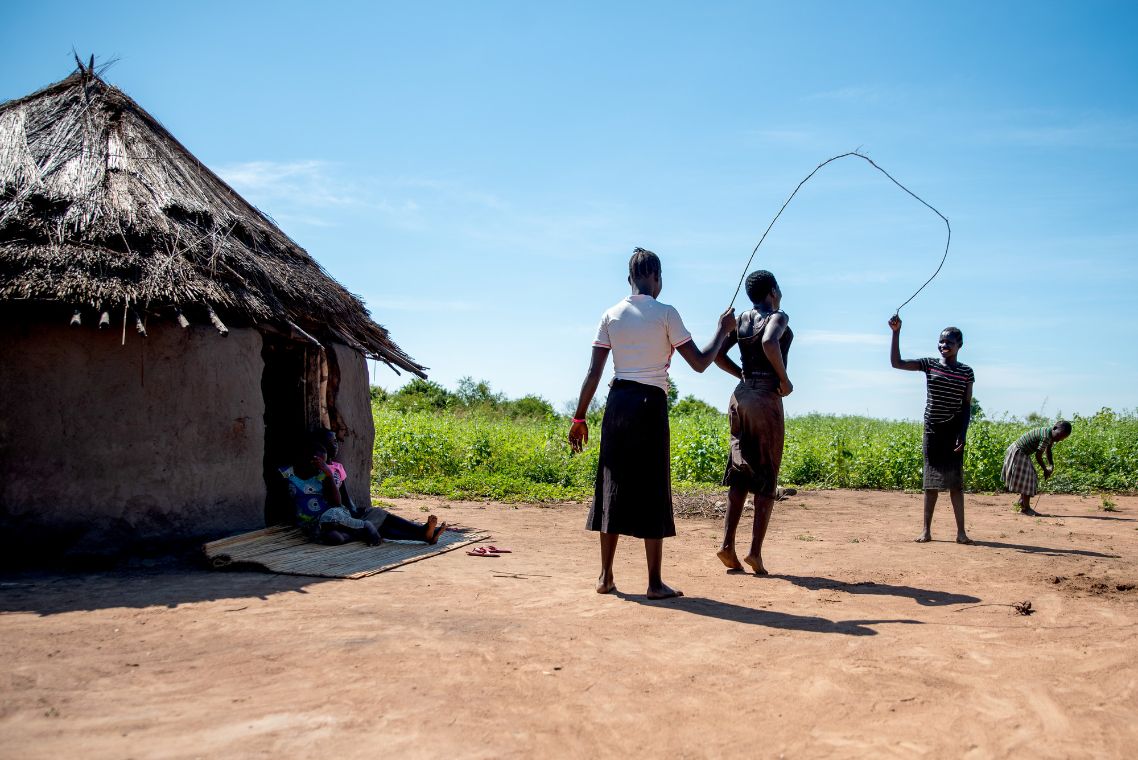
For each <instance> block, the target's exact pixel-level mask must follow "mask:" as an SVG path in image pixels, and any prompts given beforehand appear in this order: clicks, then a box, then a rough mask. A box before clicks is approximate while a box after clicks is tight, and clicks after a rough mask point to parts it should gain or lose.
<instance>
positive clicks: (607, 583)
mask: <svg viewBox="0 0 1138 760" xmlns="http://www.w3.org/2000/svg"><path fill="white" fill-rule="evenodd" d="M613 591H616V581H614V580H613V578H612V576H611V575H610V576H609V577H608V578H606V577H605V574H604V573H601V577H600V578H597V593H598V594H609V593H612V592H613Z"/></svg>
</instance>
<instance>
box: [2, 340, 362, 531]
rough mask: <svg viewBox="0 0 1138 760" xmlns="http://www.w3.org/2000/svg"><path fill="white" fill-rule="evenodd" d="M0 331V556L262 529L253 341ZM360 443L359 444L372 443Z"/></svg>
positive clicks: (257, 360)
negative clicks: (32, 549)
mask: <svg viewBox="0 0 1138 760" xmlns="http://www.w3.org/2000/svg"><path fill="white" fill-rule="evenodd" d="M122 340H123V334H122V332H121V331H120V330H119V329H110V330H95V329H93V328H90V327H86V326H84V327H80V328H70V327H67V326H66V325H55V324H50V323H43V322H27V323H22V324H21V323H20V322H18V321H16V322H13V321H7V322H5V323H4V324H2V325H0V350H2V352H3V357H2V361H0V546H2V547H3V548H4V549H6V550H8V551H18V550H19V549H21V548H26V547H29V546H34V545H37V544H41V543H48V544H50V545H52V546H54V547H58V548H60V549H68V550H72V551H79V552H85V551H95V552H97V551H105V550H107V549H108V548H110V549H115V548H123V547H126V546H131V545H138V544H140V543H141V544H145V543H147V542H161V541H166V540H169V539H172V538H173V539H185V538H190V537H205V536H211V535H218V534H221V533H224V532H231V531H235V530H241V529H253V528H257V527H260V526H262V525H263V524H264V519H263V515H264V503H265V484H264V479H263V474H262V467H263V463H262V458H263V452H264V437H265V435H264V419H263V415H264V402H263V400H262V395H261V372H262V366H263V365H262V360H261V336H260V335H259V334H258V333H257V332H256V331H255V330H251V329H235V330H232V331H231V332H230V334H229V336H228V337H222V336H220V335H219V334H218V333H217V332H216V331H215V330H213V329H212V328H208V327H191V328H189V329H182V328H180V327H178V326H177V325H176V324H174V323H163V322H152V323H151V324H150V325H149V337H147V338H142V337H140V336H139V335H137V334H135V333H134V332H133V331H128V332H127V334H126V344H125V345H122ZM369 440H370V439H369Z"/></svg>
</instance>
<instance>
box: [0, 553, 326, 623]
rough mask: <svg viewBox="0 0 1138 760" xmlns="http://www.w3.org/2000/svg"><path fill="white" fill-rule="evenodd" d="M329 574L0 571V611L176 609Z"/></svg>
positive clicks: (170, 566)
mask: <svg viewBox="0 0 1138 760" xmlns="http://www.w3.org/2000/svg"><path fill="white" fill-rule="evenodd" d="M329 580H336V579H331V578H312V577H301V576H294V575H274V574H271V573H265V572H258V571H254V570H243V569H240V568H238V569H226V570H208V569H205V568H204V567H202V566H200V565H195V564H194V563H191V562H186V561H182V560H167V561H164V562H161V563H159V564H158V565H157V566H155V567H149V568H141V569H137V568H118V569H111V570H99V571H82V572H77V571H72V572H68V571H62V570H34V571H32V570H28V571H22V572H8V573H3V574H0V614H2V613H13V612H33V613H36V614H39V615H58V614H60V613H64V612H80V611H83V612H86V611H91V610H100V609H109V608H113V607H127V608H137V609H141V608H144V607H177V606H178V605H180V604H190V603H192V602H212V601H219V600H224V599H249V598H257V599H262V600H263V599H267V598H268V597H270V596H272V595H273V594H280V593H285V592H296V593H301V594H303V593H306V591H305V589H306V588H307V587H308V586H312V585H314V584H318V583H326V582H328V581H329Z"/></svg>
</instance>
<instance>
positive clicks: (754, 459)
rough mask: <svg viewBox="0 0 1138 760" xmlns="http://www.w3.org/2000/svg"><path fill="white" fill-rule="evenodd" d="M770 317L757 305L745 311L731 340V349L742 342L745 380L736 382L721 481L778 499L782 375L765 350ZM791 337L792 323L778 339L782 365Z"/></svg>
mask: <svg viewBox="0 0 1138 760" xmlns="http://www.w3.org/2000/svg"><path fill="white" fill-rule="evenodd" d="M776 313H777V312H776ZM771 316H773V315H767V316H765V317H764V316H762V315H761V314H759V312H758V311H757V310H755V309H750V310H748V311H745V312H743V313H742V314H740V315H739V327H738V329H737V331H736V332H735V333H732V334H731V336H730V337H728V339H727V345H728V347H730V346H731V345H732V344H733V343H735V342H738V344H739V353H740V355H741V358H742V366H743V379H742V380H741V381H739V384H738V385H737V386H735V391H734V392H733V393H732V394H731V401H730V404H729V405H728V409H727V416H728V421H729V422H730V425H731V453H730V456H729V457H728V459H727V471H726V472H725V473H724V475H723V485H726V486H737V487H739V488H743V489H746V490H747V491H749V492H751V493H754V494H757V495H759V496H765V497H769V498H774V495H775V489H776V488H777V487H778V471H779V468H780V467H781V466H782V445H783V440H784V438H785V426H784V421H783V410H782V396H780V395H778V376H777V375H776V374H775V372H774V367H773V366H771V363H770V360H769V359H768V358H767V356H766V354H765V353H764V352H763V330H764V329H765V328H766V325H767V321H768V320H769V319H770V317H771ZM793 340H794V333H793V332H792V331H791V329H790V326H789V325H788V326H787V327H786V329H785V330H784V331H783V333H782V336H781V337H780V338H779V350H780V352H781V353H782V362H783V366H786V361H787V355H788V354H789V352H790V343H791V341H793Z"/></svg>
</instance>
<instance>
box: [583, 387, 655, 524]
mask: <svg viewBox="0 0 1138 760" xmlns="http://www.w3.org/2000/svg"><path fill="white" fill-rule="evenodd" d="M585 527H586V528H587V529H589V530H593V531H599V532H602V533H617V534H619V535H622V536H632V537H634V538H648V539H657V538H669V537H671V536H674V535H676V521H675V517H674V516H673V514H672V462H671V452H670V445H669V432H668V397H667V394H665V393H664V391H663V389H661V388H657V387H656V386H654V385H645V384H643V383H637V382H633V381H631V380H614V381H613V383H612V386H611V388H610V390H609V395H608V401H607V403H606V404H605V416H604V421H603V422H602V423H601V451H600V457H599V459H598V461H597V480H596V488H595V490H594V494H593V505H592V508H590V510H589V517H588V520H587V522H586V524H585Z"/></svg>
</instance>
